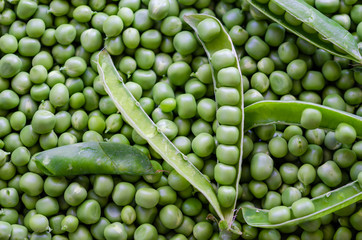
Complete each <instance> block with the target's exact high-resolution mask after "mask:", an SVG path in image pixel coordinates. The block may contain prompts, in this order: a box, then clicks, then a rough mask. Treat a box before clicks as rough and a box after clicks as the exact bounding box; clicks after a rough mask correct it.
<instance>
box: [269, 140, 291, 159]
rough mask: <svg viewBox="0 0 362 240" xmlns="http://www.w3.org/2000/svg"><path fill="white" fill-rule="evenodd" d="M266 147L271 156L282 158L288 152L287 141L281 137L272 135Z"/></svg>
mask: <svg viewBox="0 0 362 240" xmlns="http://www.w3.org/2000/svg"><path fill="white" fill-rule="evenodd" d="M268 149H269V152H270V153H271V155H272V156H273V157H277V158H282V157H285V156H286V155H287V154H288V144H287V141H286V140H285V139H284V138H282V137H274V138H272V139H270V141H269V143H268Z"/></svg>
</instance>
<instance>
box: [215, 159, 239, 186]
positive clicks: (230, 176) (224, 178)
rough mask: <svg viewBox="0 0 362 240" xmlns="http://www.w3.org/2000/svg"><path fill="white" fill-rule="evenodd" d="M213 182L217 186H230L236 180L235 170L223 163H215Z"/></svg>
mask: <svg viewBox="0 0 362 240" xmlns="http://www.w3.org/2000/svg"><path fill="white" fill-rule="evenodd" d="M214 173H215V176H214V177H215V180H216V181H217V182H218V183H219V184H223V185H231V184H232V183H233V182H234V181H235V178H236V169H235V167H234V166H229V165H226V164H223V163H217V164H216V166H215V169H214Z"/></svg>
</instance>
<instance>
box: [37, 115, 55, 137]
mask: <svg viewBox="0 0 362 240" xmlns="http://www.w3.org/2000/svg"><path fill="white" fill-rule="evenodd" d="M55 121H56V119H55V116H54V114H52V113H51V112H49V111H46V110H38V111H36V112H35V114H34V117H33V119H32V122H31V126H32V128H33V131H34V132H35V133H38V134H45V133H49V132H51V131H52V129H53V128H54V126H55Z"/></svg>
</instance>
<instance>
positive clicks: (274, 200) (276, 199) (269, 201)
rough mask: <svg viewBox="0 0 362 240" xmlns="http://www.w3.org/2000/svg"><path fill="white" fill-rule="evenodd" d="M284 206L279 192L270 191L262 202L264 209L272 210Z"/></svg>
mask: <svg viewBox="0 0 362 240" xmlns="http://www.w3.org/2000/svg"><path fill="white" fill-rule="evenodd" d="M281 204H282V198H281V196H280V194H279V193H278V192H275V191H269V192H268V193H267V194H266V195H265V197H264V198H263V200H262V206H263V208H264V209H272V208H273V207H277V206H280V205H281Z"/></svg>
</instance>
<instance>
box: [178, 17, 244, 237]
mask: <svg viewBox="0 0 362 240" xmlns="http://www.w3.org/2000/svg"><path fill="white" fill-rule="evenodd" d="M183 18H184V20H185V22H186V23H187V24H189V25H190V26H191V27H192V29H193V30H194V31H195V32H196V33H197V37H198V39H199V41H200V43H201V44H202V46H203V48H204V49H205V52H206V54H207V56H208V59H209V62H210V65H211V66H212V77H213V85H214V91H215V92H217V91H218V89H219V88H220V87H222V83H221V81H220V79H218V77H219V73H220V72H222V71H223V70H225V69H226V68H224V67H222V68H221V69H217V68H216V67H215V66H214V63H213V62H212V57H213V56H215V53H216V54H217V53H220V52H221V51H224V50H228V51H231V52H232V55H233V57H234V58H235V61H234V63H232V64H231V65H230V64H229V65H228V66H229V67H233V68H234V69H236V71H237V74H238V75H239V76H240V78H241V69H240V65H239V61H238V59H239V57H238V55H237V53H236V51H235V48H234V45H233V43H232V40H231V38H230V36H229V34H228V32H227V31H226V30H225V28H224V26H223V25H222V23H221V22H220V21H219V20H218V19H217V18H215V17H213V16H209V15H206V14H189V15H187V16H186V15H185V16H184V17H183ZM208 19H212V20H214V22H215V23H217V24H218V25H219V28H220V32H219V33H218V34H217V35H216V37H213V38H212V39H210V40H208V41H203V40H202V39H204V40H205V37H202V33H201V32H199V29H198V26H199V25H200V23H201V24H202V22H203V21H204V20H208ZM203 23H205V22H203ZM229 77H230V75H229V76H228V77H227V78H226V79H230V78H231V77H230V78H229ZM230 86H231V85H230ZM232 89H236V90H237V92H238V93H239V98H240V99H239V100H237V102H236V104H234V105H233V106H232V107H237V108H238V109H241V112H240V115H241V116H240V117H241V121H240V122H239V123H236V124H234V123H232V124H231V125H233V127H234V125H235V127H236V128H237V129H238V130H239V132H240V133H243V132H244V130H243V129H244V110H243V109H244V101H243V94H242V93H243V85H242V84H241V82H240V84H232ZM218 104H219V103H218ZM219 105H220V104H219ZM219 109H221V107H220V108H219ZM218 121H219V120H218ZM218 124H220V123H218ZM223 124H224V123H223ZM228 124H230V123H229V122H228V123H227V124H226V125H228ZM219 126H220V125H219ZM219 126H218V127H219ZM235 145H236V146H237V148H238V149H239V152H240V156H239V159H238V162H237V163H236V164H235V168H236V171H237V173H236V174H237V175H236V179H235V181H234V182H233V183H232V184H231V185H232V186H233V187H234V188H235V192H236V196H238V184H239V181H240V178H241V166H242V154H241V153H242V152H243V134H240V137H239V138H238V140H237V142H236V144H235ZM236 202H237V198H235V201H234V203H233V204H232V205H231V206H230V207H224V208H222V211H223V214H224V217H225V221H226V224H224V223H223V222H220V223H219V227H220V229H221V230H222V234H226V235H227V234H228V231H230V232H234V233H236V234H240V231H239V230H238V229H234V227H233V226H232V223H233V221H234V214H235V206H236ZM223 230H228V231H223ZM225 237H226V236H225Z"/></svg>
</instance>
